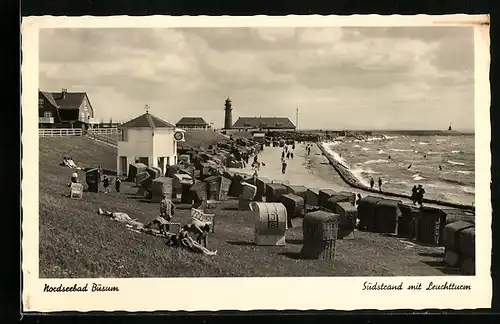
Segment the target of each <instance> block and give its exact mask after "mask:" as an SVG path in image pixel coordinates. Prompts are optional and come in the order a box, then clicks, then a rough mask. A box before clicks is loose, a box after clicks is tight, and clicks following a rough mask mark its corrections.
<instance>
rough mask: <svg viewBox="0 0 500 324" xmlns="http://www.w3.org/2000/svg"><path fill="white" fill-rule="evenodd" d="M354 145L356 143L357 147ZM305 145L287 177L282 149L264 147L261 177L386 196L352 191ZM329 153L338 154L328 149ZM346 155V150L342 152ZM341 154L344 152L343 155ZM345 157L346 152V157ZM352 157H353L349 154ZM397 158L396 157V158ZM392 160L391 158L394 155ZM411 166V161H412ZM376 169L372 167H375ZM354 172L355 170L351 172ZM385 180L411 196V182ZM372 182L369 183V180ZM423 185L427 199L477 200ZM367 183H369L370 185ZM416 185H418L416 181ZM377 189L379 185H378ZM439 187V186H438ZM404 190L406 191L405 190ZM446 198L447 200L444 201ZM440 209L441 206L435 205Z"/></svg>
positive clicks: (300, 146) (386, 184) (296, 153)
mask: <svg viewBox="0 0 500 324" xmlns="http://www.w3.org/2000/svg"><path fill="white" fill-rule="evenodd" d="M329 144H330V143H322V145H324V146H325V147H328V145H329ZM333 145H334V146H335V147H336V148H337V149H338V148H340V149H342V148H343V147H342V145H339V144H333ZM354 145H355V144H354ZM305 148H306V144H296V147H295V150H294V158H293V159H287V170H286V173H285V174H282V173H281V152H282V151H283V148H281V147H267V146H266V147H265V148H264V150H263V151H261V152H259V154H258V159H259V161H260V162H263V163H264V164H265V165H264V166H261V168H260V170H259V172H258V175H259V176H261V177H265V178H268V179H269V180H273V181H277V182H285V183H288V184H291V185H304V186H306V187H308V188H320V189H326V188H328V189H333V190H335V191H349V192H353V193H356V194H358V193H359V194H361V196H363V197H364V196H367V195H370V196H383V194H373V193H367V192H364V191H362V190H358V189H355V188H352V187H351V186H349V185H348V184H347V183H345V182H344V181H343V180H342V178H341V177H340V176H339V174H338V173H337V172H336V171H335V169H334V168H333V167H332V166H331V165H330V164H329V162H328V159H327V158H326V157H325V156H324V155H322V153H321V151H320V149H319V148H318V147H317V146H316V145H312V146H311V154H310V155H307V152H306V149H305ZM329 152H332V153H334V152H338V151H334V150H332V149H331V147H330V148H329ZM341 152H345V151H341ZM341 154H342V153H341ZM343 155H345V153H344V154H343ZM334 156H336V157H337V158H338V159H339V160H341V161H342V162H343V164H344V165H346V166H348V167H349V165H348V163H347V162H346V159H344V158H343V157H342V158H340V157H339V154H338V153H336V155H334ZM350 156H352V155H350ZM395 156H396V155H395ZM391 158H392V156H391ZM409 163H411V162H409ZM372 168H373V166H372ZM229 170H230V171H232V172H239V173H245V174H249V175H250V174H253V170H252V168H251V166H250V165H247V166H246V167H245V168H243V169H236V168H231V169H229ZM351 171H352V169H351ZM356 171H357V170H354V172H353V174H354V175H355V176H356V177H359V178H360V179H361V180H362V181H363V182H365V183H366V182H367V178H365V177H363V175H362V174H360V173H359V172H356ZM381 177H382V178H383V179H384V184H383V189H385V190H387V191H394V192H400V193H405V194H409V193H410V191H411V187H410V182H408V187H406V188H405V187H401V186H394V185H392V183H390V182H388V181H387V180H386V179H387V178H386V177H385V176H381ZM368 179H369V178H368ZM374 179H375V181H377V180H378V178H377V177H374ZM368 182H369V180H368ZM420 183H423V184H424V188H425V189H426V194H425V196H426V197H427V198H433V199H442V200H445V201H449V202H454V203H464V204H471V203H472V202H473V201H474V195H473V194H472V197H471V195H470V194H468V193H467V192H463V193H462V194H460V190H461V189H460V187H459V186H458V185H456V187H459V188H458V189H457V188H455V189H454V188H453V186H450V188H448V191H443V192H437V193H436V191H435V190H433V189H435V188H436V187H435V186H434V184H433V183H431V182H430V179H427V181H426V182H420ZM367 184H368V183H367ZM415 184H417V182H415ZM375 186H377V184H375ZM437 188H440V187H437ZM405 189H407V190H406V191H405ZM443 197H444V198H446V199H444V198H443ZM401 200H402V201H403V202H405V203H411V201H410V200H409V199H401ZM426 205H428V206H433V205H430V204H426ZM434 207H438V206H434Z"/></svg>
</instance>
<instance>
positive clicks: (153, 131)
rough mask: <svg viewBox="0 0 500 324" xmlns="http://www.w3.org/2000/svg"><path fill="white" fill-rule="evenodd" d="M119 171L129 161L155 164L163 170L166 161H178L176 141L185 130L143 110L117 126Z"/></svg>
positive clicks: (126, 167)
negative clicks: (137, 115) (143, 112)
mask: <svg viewBox="0 0 500 324" xmlns="http://www.w3.org/2000/svg"><path fill="white" fill-rule="evenodd" d="M118 128H119V129H120V130H121V136H120V138H119V140H118V157H117V161H116V163H117V170H118V175H120V176H124V175H127V174H128V166H129V165H130V164H131V163H137V162H139V163H144V164H146V165H147V166H154V167H158V168H160V169H161V170H162V174H165V170H166V166H167V165H174V164H177V142H178V141H184V131H183V130H181V129H176V128H175V126H173V125H171V124H169V123H167V122H166V121H164V120H161V119H160V118H158V117H155V116H153V115H151V114H150V113H148V112H146V113H145V114H143V115H141V116H139V117H137V118H135V119H133V120H131V121H129V122H126V123H125V124H122V125H120V126H119V127H118Z"/></svg>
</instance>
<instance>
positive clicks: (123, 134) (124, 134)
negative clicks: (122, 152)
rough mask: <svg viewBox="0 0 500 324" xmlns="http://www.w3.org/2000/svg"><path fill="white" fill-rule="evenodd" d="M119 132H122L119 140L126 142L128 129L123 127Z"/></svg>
mask: <svg viewBox="0 0 500 324" xmlns="http://www.w3.org/2000/svg"><path fill="white" fill-rule="evenodd" d="M119 134H120V135H119V136H118V138H119V140H120V141H122V142H126V141H127V131H126V130H125V129H122V131H121V132H120V133H119Z"/></svg>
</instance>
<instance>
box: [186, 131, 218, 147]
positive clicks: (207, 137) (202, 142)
mask: <svg viewBox="0 0 500 324" xmlns="http://www.w3.org/2000/svg"><path fill="white" fill-rule="evenodd" d="M221 141H222V142H224V141H228V139H227V138H226V137H224V136H223V135H221V134H219V133H217V132H214V131H210V130H208V131H197V130H189V131H186V133H185V142H179V143H178V146H179V148H188V147H193V146H201V147H208V146H209V145H214V144H216V143H217V142H221Z"/></svg>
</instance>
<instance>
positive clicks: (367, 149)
mask: <svg viewBox="0 0 500 324" xmlns="http://www.w3.org/2000/svg"><path fill="white" fill-rule="evenodd" d="M362 150H363V151H370V149H369V148H367V147H363V148H362Z"/></svg>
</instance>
